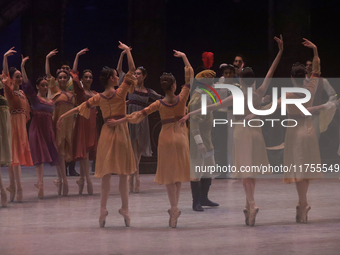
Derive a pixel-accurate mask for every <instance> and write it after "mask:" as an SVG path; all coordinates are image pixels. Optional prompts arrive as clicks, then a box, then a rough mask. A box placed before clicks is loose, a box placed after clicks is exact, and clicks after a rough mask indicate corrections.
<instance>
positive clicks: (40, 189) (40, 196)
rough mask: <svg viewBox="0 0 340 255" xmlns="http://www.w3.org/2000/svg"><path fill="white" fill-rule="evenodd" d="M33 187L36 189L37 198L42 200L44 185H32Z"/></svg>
mask: <svg viewBox="0 0 340 255" xmlns="http://www.w3.org/2000/svg"><path fill="white" fill-rule="evenodd" d="M34 187H36V188H37V189H38V198H40V199H43V198H44V185H43V184H42V183H40V184H38V183H36V184H34Z"/></svg>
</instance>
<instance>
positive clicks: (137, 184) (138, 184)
mask: <svg viewBox="0 0 340 255" xmlns="http://www.w3.org/2000/svg"><path fill="white" fill-rule="evenodd" d="M139 188H140V178H136V183H135V192H136V193H139Z"/></svg>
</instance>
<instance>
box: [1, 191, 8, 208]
mask: <svg viewBox="0 0 340 255" xmlns="http://www.w3.org/2000/svg"><path fill="white" fill-rule="evenodd" d="M7 203H8V200H7V193H6V190H5V189H2V190H1V205H2V207H6V206H7Z"/></svg>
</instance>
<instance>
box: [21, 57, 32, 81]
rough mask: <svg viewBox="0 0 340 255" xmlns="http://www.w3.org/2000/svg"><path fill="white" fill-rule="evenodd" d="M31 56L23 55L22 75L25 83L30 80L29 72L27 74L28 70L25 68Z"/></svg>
mask: <svg viewBox="0 0 340 255" xmlns="http://www.w3.org/2000/svg"><path fill="white" fill-rule="evenodd" d="M29 58H30V57H25V58H24V56H23V55H21V75H22V81H23V82H24V83H27V82H28V78H27V74H26V70H25V64H26V61H27V60H29Z"/></svg>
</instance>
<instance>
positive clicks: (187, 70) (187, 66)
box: [173, 50, 194, 84]
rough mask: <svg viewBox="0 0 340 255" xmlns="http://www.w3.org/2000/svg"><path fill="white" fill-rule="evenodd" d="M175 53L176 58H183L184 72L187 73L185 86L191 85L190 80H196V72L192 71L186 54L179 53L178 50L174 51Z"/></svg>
mask: <svg viewBox="0 0 340 255" xmlns="http://www.w3.org/2000/svg"><path fill="white" fill-rule="evenodd" d="M173 51H174V56H175V57H177V58H182V59H183V62H184V66H185V67H184V72H185V84H190V79H191V78H194V70H193V69H192V67H191V65H190V62H189V60H188V58H187V56H186V55H185V53H183V52H181V51H178V50H173Z"/></svg>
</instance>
